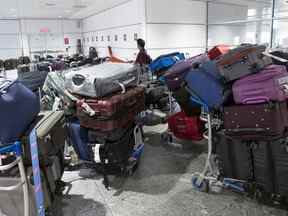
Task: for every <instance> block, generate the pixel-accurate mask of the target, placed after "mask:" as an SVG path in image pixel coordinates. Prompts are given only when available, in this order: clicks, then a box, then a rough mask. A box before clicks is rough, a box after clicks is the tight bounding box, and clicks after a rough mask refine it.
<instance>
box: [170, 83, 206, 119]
mask: <svg viewBox="0 0 288 216" xmlns="http://www.w3.org/2000/svg"><path fill="white" fill-rule="evenodd" d="M173 97H174V98H175V100H176V101H177V103H178V104H179V106H180V108H181V110H182V111H183V112H184V113H185V114H186V115H187V116H200V114H201V106H200V105H199V104H196V103H193V102H192V101H191V99H190V98H191V95H190V94H189V93H188V92H187V90H186V89H185V87H181V88H180V89H178V90H177V91H174V92H173Z"/></svg>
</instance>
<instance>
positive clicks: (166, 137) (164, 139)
mask: <svg viewBox="0 0 288 216" xmlns="http://www.w3.org/2000/svg"><path fill="white" fill-rule="evenodd" d="M169 137H170V134H168V133H163V134H161V142H162V143H164V144H166V143H168V141H169V140H170V138H169Z"/></svg>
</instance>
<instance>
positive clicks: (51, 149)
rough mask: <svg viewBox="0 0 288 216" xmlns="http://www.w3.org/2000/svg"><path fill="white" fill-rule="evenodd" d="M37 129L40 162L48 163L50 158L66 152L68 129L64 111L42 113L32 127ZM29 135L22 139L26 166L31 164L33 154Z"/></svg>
mask: <svg viewBox="0 0 288 216" xmlns="http://www.w3.org/2000/svg"><path fill="white" fill-rule="evenodd" d="M31 128H35V129H36V134H37V143H38V154H39V161H40V164H41V163H44V164H45V163H46V162H47V160H48V158H49V157H51V156H55V155H57V154H58V153H59V152H62V154H63V152H64V146H65V141H66V139H67V129H66V123H65V118H64V112H63V111H46V112H41V113H40V114H39V115H38V117H37V120H36V121H35V122H34V123H33V125H31ZM29 133H30V130H28V132H27V133H26V136H25V137H23V138H22V143H23V154H24V155H23V159H24V163H25V164H28V165H29V164H30V163H31V156H30V155H31V153H30V145H29Z"/></svg>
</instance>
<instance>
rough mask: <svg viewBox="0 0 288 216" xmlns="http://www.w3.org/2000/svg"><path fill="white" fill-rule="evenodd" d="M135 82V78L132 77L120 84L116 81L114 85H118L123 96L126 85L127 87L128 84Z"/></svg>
mask: <svg viewBox="0 0 288 216" xmlns="http://www.w3.org/2000/svg"><path fill="white" fill-rule="evenodd" d="M135 80H136V77H135V76H133V77H132V78H131V79H128V80H125V81H122V82H120V81H119V80H116V81H115V82H114V83H115V84H117V85H119V86H120V87H121V89H122V92H121V93H122V94H125V93H126V87H125V86H127V85H129V84H130V83H132V82H134V81H135Z"/></svg>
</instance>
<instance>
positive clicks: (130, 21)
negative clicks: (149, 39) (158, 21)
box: [83, 0, 145, 60]
mask: <svg viewBox="0 0 288 216" xmlns="http://www.w3.org/2000/svg"><path fill="white" fill-rule="evenodd" d="M144 9H145V7H144V0H130V1H127V2H125V3H123V4H120V5H118V6H116V7H113V8H111V9H108V10H106V11H103V12H101V13H99V14H95V15H93V16H90V17H88V18H85V19H84V20H83V37H84V39H85V42H84V48H85V49H84V50H85V53H86V54H87V53H88V48H89V47H90V46H95V47H96V48H97V51H98V52H99V55H100V56H107V55H108V49H107V46H111V47H112V49H113V52H114V53H115V55H116V56H119V57H122V58H126V59H132V60H133V59H135V55H136V53H137V46H136V43H135V40H134V34H137V35H138V37H144V35H145V19H144V17H145V10H144ZM124 34H126V35H127V41H124V40H123V37H124ZM115 36H117V37H118V40H117V41H115ZM96 37H97V38H98V40H97V41H96ZM102 37H103V38H104V40H103V41H102V40H101V38H102ZM108 37H110V41H108ZM87 38H88V40H87Z"/></svg>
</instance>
